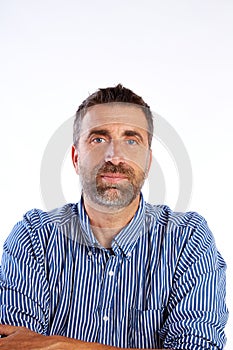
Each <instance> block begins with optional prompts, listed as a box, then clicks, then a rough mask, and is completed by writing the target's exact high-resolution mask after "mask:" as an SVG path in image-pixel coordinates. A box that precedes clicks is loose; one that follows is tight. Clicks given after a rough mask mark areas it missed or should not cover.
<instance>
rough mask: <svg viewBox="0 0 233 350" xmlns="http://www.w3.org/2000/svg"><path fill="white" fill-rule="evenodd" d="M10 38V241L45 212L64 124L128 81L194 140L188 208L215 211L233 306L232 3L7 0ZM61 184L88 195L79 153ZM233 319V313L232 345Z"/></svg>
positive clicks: (6, 83)
mask: <svg viewBox="0 0 233 350" xmlns="http://www.w3.org/2000/svg"><path fill="white" fill-rule="evenodd" d="M0 43H1V46H0V47H1V55H0V62H1V66H0V69H1V72H0V77H1V78H0V94H1V95H0V96H1V104H0V118H1V128H0V146H1V148H0V149H1V171H0V196H1V203H0V205H1V208H0V213H1V227H0V245H1V247H2V244H3V242H4V239H5V238H6V236H7V235H8V234H9V232H10V230H11V228H12V226H13V225H14V224H15V223H16V221H18V220H19V219H21V217H22V215H23V214H24V213H25V211H27V210H29V209H31V208H34V207H38V208H42V209H45V205H44V203H43V201H42V197H41V191H40V169H41V160H42V157H43V154H44V150H45V148H46V146H47V144H48V142H49V140H50V139H51V137H52V135H53V134H54V132H55V131H56V129H57V128H59V127H60V126H61V125H62V123H63V122H65V121H66V120H68V119H69V118H70V117H71V116H72V115H74V113H75V111H76V109H77V107H78V105H79V104H80V103H81V102H82V101H83V99H84V98H86V97H87V95H88V94H89V92H90V93H92V92H93V91H95V90H96V89H97V88H99V87H107V86H112V85H115V84H117V83H119V82H120V83H122V84H123V85H125V86H126V87H129V88H131V89H133V90H134V91H135V92H136V93H138V94H139V95H142V96H143V98H144V99H145V100H146V102H147V103H148V104H149V105H150V106H151V108H152V110H153V111H155V112H156V113H158V114H160V115H161V116H162V117H163V118H165V119H166V120H167V121H168V123H169V124H170V125H172V126H173V127H174V128H175V130H176V132H177V133H178V134H179V135H180V137H181V138H182V140H183V142H184V144H185V146H186V149H187V151H188V154H189V157H190V159H191V163H192V169H193V179H194V184H193V189H192V199H191V201H190V205H189V208H187V209H189V210H195V211H198V212H199V213H201V214H202V215H203V216H205V218H206V219H207V221H208V223H209V226H210V228H211V229H212V231H213V233H214V235H215V238H216V242H217V246H218V248H219V250H220V252H221V253H222V255H223V256H224V258H225V260H226V262H227V265H228V272H227V293H228V295H227V298H228V306H229V309H230V311H231V310H232V308H233V301H232V298H231V295H232V291H233V285H232V277H233V254H232V248H231V235H232V225H231V223H230V222H231V218H232V212H231V207H232V195H233V189H232V178H233V172H232V166H231V162H232V146H233V144H232V129H231V128H232V122H231V119H232V117H233V85H232V81H233V2H232V1H231V0H205V1H203V0H191V1H185V0H183V1H181V0H178V1H172V0H163V1H162V0H160V1H156V0H144V1H143V2H141V1H138V0H134V1H133V0H128V1H125V0H118V1H109V0H100V1H94V0H93V1H90V0H85V2H84V1H79V0H76V1H75V0H66V1H65V0H63V1H61V0H47V1H45V0H41V1H34V0H21V1H16V0H8V1H0ZM156 152H157V154H158V159H160V162H161V163H160V165H161V168H162V170H163V174H164V177H165V180H166V198H165V200H164V201H165V203H166V204H168V205H170V206H171V207H173V206H174V203H175V200H174V197H175V196H177V193H178V191H179V189H177V178H176V177H177V176H176V175H177V174H176V171H175V170H174V164H172V161H171V159H170V160H169V155H168V154H167V153H166V151H165V150H164V149H163V148H162V146H161V145H160V144H158V145H157V147H156V146H154V153H156ZM61 185H62V187H63V191H64V194H65V198H66V200H67V201H77V200H78V188H76V187H75V186H76V178H75V175H74V172H73V169H72V166H71V162H70V158H69V154H68V153H67V156H66V157H65V158H64V164H63V168H62V174H61ZM1 251H2V248H1ZM1 251H0V253H1ZM232 324H233V319H232V316H230V320H229V323H228V327H227V336H228V343H227V346H226V349H227V350H231V349H233V337H232V332H231V331H230V328H231V325H232Z"/></svg>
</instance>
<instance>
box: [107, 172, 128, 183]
mask: <svg viewBox="0 0 233 350" xmlns="http://www.w3.org/2000/svg"><path fill="white" fill-rule="evenodd" d="M101 178H102V179H103V180H104V181H107V182H111V183H116V182H119V181H122V180H128V177H127V176H126V175H124V174H121V173H105V174H102V175H101Z"/></svg>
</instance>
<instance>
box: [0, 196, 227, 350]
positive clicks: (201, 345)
mask: <svg viewBox="0 0 233 350" xmlns="http://www.w3.org/2000/svg"><path fill="white" fill-rule="evenodd" d="M111 248H112V249H111V250H108V249H105V248H103V247H101V246H100V245H99V244H98V242H97V240H96V239H95V236H94V235H93V233H92V231H91V228H90V224H89V219H88V216H87V214H86V213H85V210H84V206H83V204H82V200H81V201H80V202H79V203H78V204H67V205H65V206H63V207H62V208H60V209H55V210H53V211H50V212H43V211H41V210H37V209H34V210H31V211H29V212H28V213H26V215H25V216H24V218H23V220H22V221H21V222H19V223H17V224H16V226H15V227H14V229H13V230H12V232H11V234H10V235H9V237H8V238H7V240H6V242H5V244H4V250H3V257H2V264H1V270H0V323H4V324H12V325H19V326H26V327H28V328H30V329H32V330H34V331H36V332H38V333H42V334H44V335H53V334H59V335H63V336H67V337H70V338H76V339H80V340H84V341H89V342H99V343H103V344H108V345H113V346H118V347H122V348H124V347H130V348H157V347H159V348H174V349H188V350H200V349H211V350H217V349H218V350H219V349H223V346H224V344H225V335H224V326H225V324H226V320H227V309H226V305H225V263H224V261H223V259H222V257H221V256H220V254H219V253H218V251H217V249H216V247H215V242H214V238H213V236H212V233H211V232H210V230H209V228H208V226H207V224H206V221H205V220H204V218H203V217H201V216H200V215H198V214H197V213H193V212H188V213H175V212H173V211H171V210H170V209H169V208H168V207H167V206H162V205H161V206H153V205H150V204H148V203H145V202H144V200H143V197H141V202H140V206H139V208H138V210H137V213H136V214H135V216H134V218H133V219H132V220H131V222H130V223H129V224H128V225H127V226H126V227H125V228H123V229H122V231H121V232H120V233H119V234H118V235H117V236H116V237H115V239H114V240H113V242H112V247H111Z"/></svg>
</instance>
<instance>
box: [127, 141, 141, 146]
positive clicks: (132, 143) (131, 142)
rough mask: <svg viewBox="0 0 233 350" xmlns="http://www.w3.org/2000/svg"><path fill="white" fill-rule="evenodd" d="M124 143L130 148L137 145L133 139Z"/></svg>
mask: <svg viewBox="0 0 233 350" xmlns="http://www.w3.org/2000/svg"><path fill="white" fill-rule="evenodd" d="M126 142H127V144H128V145H131V146H133V145H137V144H138V142H137V141H136V140H133V139H129V140H126Z"/></svg>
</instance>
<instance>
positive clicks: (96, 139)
mask: <svg viewBox="0 0 233 350" xmlns="http://www.w3.org/2000/svg"><path fill="white" fill-rule="evenodd" d="M92 142H94V143H103V142H105V139H103V138H102V137H96V138H95V139H93V140H92Z"/></svg>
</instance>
